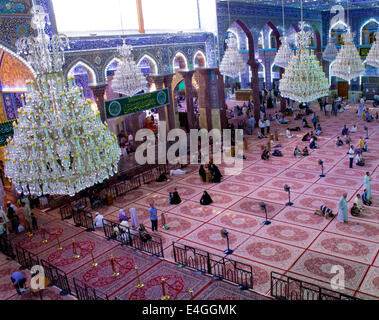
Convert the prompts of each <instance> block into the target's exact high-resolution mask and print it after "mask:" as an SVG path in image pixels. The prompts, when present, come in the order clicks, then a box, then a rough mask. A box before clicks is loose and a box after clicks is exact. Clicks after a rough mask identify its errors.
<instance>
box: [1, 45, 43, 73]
mask: <svg viewBox="0 0 379 320" xmlns="http://www.w3.org/2000/svg"><path fill="white" fill-rule="evenodd" d="M0 50H4V51H5V52H6V53H9V54H10V55H12V56H13V57H15V58H16V59H17V60H19V61H20V62H22V63H23V64H24V65H25V66H26V67H27V68H28V69H29V71H30V72H31V73H32V74H33V76H34V77H35V76H36V72H35V71H34V69H33V67H32V66H31V65H30V64H29V62H28V61H26V60H25V59H24V58H22V57H21V56H19V55H18V54H17V53H15V52H13V51H12V50H10V49H8V48H7V47H6V46H3V45H2V44H1V43H0Z"/></svg>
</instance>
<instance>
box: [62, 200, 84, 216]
mask: <svg viewBox="0 0 379 320" xmlns="http://www.w3.org/2000/svg"><path fill="white" fill-rule="evenodd" d="M87 206H88V201H87V198H86V197H82V198H72V199H71V200H69V203H68V204H66V205H65V206H63V207H60V208H59V213H60V215H61V219H62V220H65V219H70V218H72V214H73V210H74V209H76V210H78V209H80V210H82V209H84V208H86V207H87Z"/></svg>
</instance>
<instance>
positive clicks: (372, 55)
mask: <svg viewBox="0 0 379 320" xmlns="http://www.w3.org/2000/svg"><path fill="white" fill-rule="evenodd" d="M366 63H367V64H369V65H370V66H373V67H375V68H379V33H378V32H377V33H376V40H375V42H374V43H373V45H372V47H371V49H370V51H369V53H368V55H367V57H366Z"/></svg>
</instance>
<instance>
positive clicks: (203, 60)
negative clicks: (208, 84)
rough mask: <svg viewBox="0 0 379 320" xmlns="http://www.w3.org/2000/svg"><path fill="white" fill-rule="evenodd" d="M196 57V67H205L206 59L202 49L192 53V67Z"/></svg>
mask: <svg viewBox="0 0 379 320" xmlns="http://www.w3.org/2000/svg"><path fill="white" fill-rule="evenodd" d="M196 58H197V60H198V61H199V63H198V67H206V65H207V60H206V58H205V54H204V52H203V51H201V50H198V51H197V52H196V53H195V54H194V56H193V66H194V68H195V67H196V64H195V61H196ZM200 61H201V63H200Z"/></svg>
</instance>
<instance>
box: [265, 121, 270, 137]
mask: <svg viewBox="0 0 379 320" xmlns="http://www.w3.org/2000/svg"><path fill="white" fill-rule="evenodd" d="M270 124H271V123H270V120H269V119H266V121H265V127H266V129H267V134H270Z"/></svg>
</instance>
